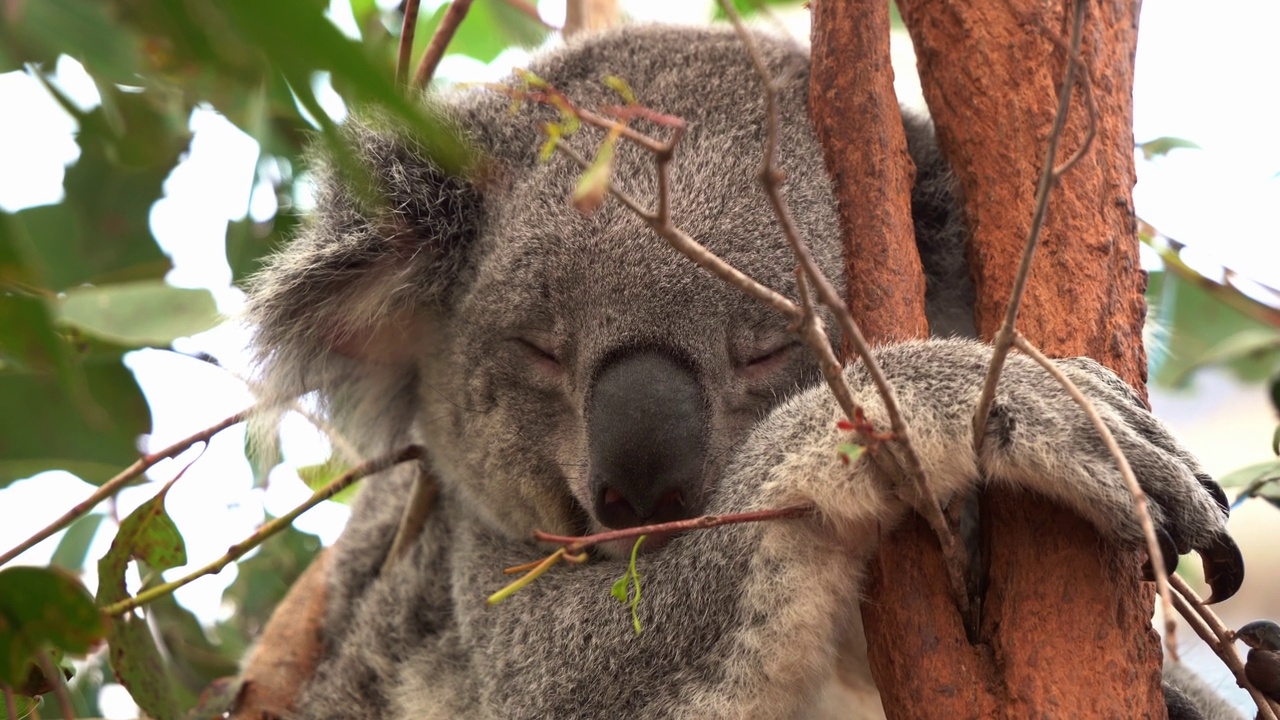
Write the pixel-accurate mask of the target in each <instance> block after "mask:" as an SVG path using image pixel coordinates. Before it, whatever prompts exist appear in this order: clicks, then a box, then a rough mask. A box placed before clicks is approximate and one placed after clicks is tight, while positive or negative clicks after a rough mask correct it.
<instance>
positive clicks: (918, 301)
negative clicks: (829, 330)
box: [809, 0, 929, 354]
mask: <svg viewBox="0 0 1280 720" xmlns="http://www.w3.org/2000/svg"><path fill="white" fill-rule="evenodd" d="M810 10H811V13H812V17H813V26H812V27H813V31H812V35H811V38H810V39H811V46H812V50H811V52H812V58H813V60H812V66H811V67H812V69H811V75H810V81H809V108H810V116H811V117H812V119H813V125H814V128H815V129H816V130H817V133H818V138H819V140H820V141H821V142H822V146H823V151H824V155H825V158H826V164H827V172H828V173H829V174H830V175H831V178H832V179H833V180H834V182H835V187H836V203H837V205H838V208H839V212H840V224H841V227H842V229H843V231H844V235H845V238H846V239H847V240H848V241H849V242H851V243H853V244H855V245H856V246H857V247H858V252H849V253H846V254H845V265H846V267H847V268H848V275H849V278H851V280H850V282H849V287H848V292H849V308H850V310H851V311H852V312H853V316H854V318H855V319H857V321H858V324H859V326H860V327H861V328H862V332H863V334H865V335H866V336H867V339H868V340H870V341H871V342H873V343H880V344H883V343H886V342H890V341H893V340H910V339H913V338H922V337H926V336H928V334H929V327H928V323H927V322H926V320H925V315H924V272H923V271H922V270H921V268H920V256H919V254H918V253H917V252H916V246H915V232H914V231H913V229H912V226H911V185H912V183H913V182H914V181H915V167H914V166H913V165H912V163H911V158H910V156H909V155H908V154H907V138H906V134H905V133H904V132H903V129H902V121H901V111H900V110H899V109H898V101H897V99H896V97H895V95H894V92H893V66H892V65H891V64H890V61H889V7H888V5H887V4H885V3H882V2H841V1H839V0H837V1H832V2H828V1H825V0H815V1H814V2H812V3H810ZM853 278H856V280H854V279H853ZM846 354H847V353H846Z"/></svg>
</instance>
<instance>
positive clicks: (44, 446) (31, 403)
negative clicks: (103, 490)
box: [0, 354, 151, 487]
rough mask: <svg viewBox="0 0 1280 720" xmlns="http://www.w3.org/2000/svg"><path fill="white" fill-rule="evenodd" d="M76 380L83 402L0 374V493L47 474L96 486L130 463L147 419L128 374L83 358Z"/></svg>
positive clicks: (31, 376)
mask: <svg viewBox="0 0 1280 720" xmlns="http://www.w3.org/2000/svg"><path fill="white" fill-rule="evenodd" d="M76 372H77V373H78V374H79V375H80V377H81V380H80V382H81V383H82V384H83V387H84V388H85V391H84V396H83V397H78V396H69V395H68V394H67V393H66V392H65V390H64V389H63V388H62V387H61V386H60V385H59V383H58V381H57V379H56V378H54V377H52V376H49V375H41V374H38V373H29V372H22V371H19V370H16V369H3V370H0V487H5V486H7V485H8V484H9V483H11V482H13V481H14V480H16V479H19V478H24V477H28V476H30V475H34V474H36V473H38V472H42V471H45V470H55V469H61V470H66V471H68V472H71V473H74V474H75V475H77V476H78V477H80V478H82V479H84V480H85V481H87V482H91V483H94V484H101V483H103V482H105V481H106V480H108V479H109V478H111V477H112V476H113V475H115V474H116V473H118V472H119V471H120V470H121V469H123V468H124V467H126V466H128V465H129V464H131V463H132V462H133V461H134V460H137V458H138V450H137V447H138V436H140V435H142V434H143V433H146V432H150V430H151V412H150V410H149V409H148V407H147V403H146V400H145V399H144V398H143V396H142V390H141V389H140V388H139V387H138V383H137V382H136V381H135V380H134V378H133V373H131V372H130V371H129V370H128V369H127V368H125V367H124V365H123V364H122V363H121V357H120V355H118V354H116V355H104V356H91V357H88V358H86V359H84V360H83V361H82V362H81V363H79V364H78V365H77V366H76Z"/></svg>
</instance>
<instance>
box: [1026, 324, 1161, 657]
mask: <svg viewBox="0 0 1280 720" xmlns="http://www.w3.org/2000/svg"><path fill="white" fill-rule="evenodd" d="M1013 344H1014V346H1015V347H1017V348H1018V350H1020V351H1022V353H1023V354H1025V355H1026V356H1027V357H1030V358H1031V359H1032V360H1035V361H1036V362H1037V363H1040V366H1041V367H1043V368H1044V369H1045V370H1046V371H1048V373H1049V374H1050V375H1052V376H1053V379H1054V380H1057V381H1058V383H1059V384H1061V385H1062V387H1063V388H1064V389H1066V391H1067V393H1068V394H1070V395H1071V399H1072V400H1075V401H1076V404H1077V405H1079V406H1080V409H1081V410H1083V411H1084V414H1085V415H1087V416H1088V417H1089V422H1091V423H1093V429H1094V430H1095V431H1097V433H1098V436H1099V437H1101V438H1102V442H1103V443H1104V444H1105V445H1106V446H1107V450H1108V451H1110V453H1111V457H1113V458H1115V461H1116V467H1118V468H1119V469H1120V476H1121V477H1123V478H1124V483H1125V485H1127V486H1128V488H1129V493H1130V494H1131V495H1133V507H1134V513H1135V514H1136V515H1137V516H1138V524H1139V525H1140V526H1141V527H1142V535H1143V538H1145V539H1146V542H1147V558H1148V562H1149V563H1150V564H1151V571H1152V573H1154V574H1155V576H1156V590H1157V592H1159V593H1160V605H1161V614H1162V615H1163V616H1164V641H1165V647H1167V648H1168V649H1169V655H1170V656H1172V657H1173V659H1174V660H1177V659H1178V636H1177V629H1178V626H1177V624H1176V623H1175V622H1174V619H1173V599H1172V596H1171V594H1170V592H1169V573H1168V571H1167V570H1166V569H1165V564H1164V554H1163V553H1162V552H1161V551H1160V542H1159V540H1157V539H1156V526H1155V523H1154V522H1152V520H1151V512H1150V511H1149V510H1148V509H1147V493H1146V492H1145V491H1144V490H1143V489H1142V486H1141V485H1139V484H1138V478H1137V477H1135V476H1134V474H1133V468H1131V467H1130V466H1129V459H1128V458H1126V457H1125V456H1124V452H1123V451H1121V450H1120V446H1119V445H1118V444H1116V439H1115V437H1114V436H1113V435H1112V434H1111V429H1110V428H1108V427H1107V424H1106V423H1105V422H1103V421H1102V416H1101V415H1099V414H1098V411H1097V410H1096V409H1094V407H1093V403H1091V402H1089V399H1088V398H1086V397H1085V396H1084V393H1082V392H1080V388H1078V387H1076V384H1075V383H1073V382H1071V380H1070V379H1069V378H1068V377H1067V376H1066V375H1064V374H1063V372H1062V370H1061V369H1060V368H1059V367H1058V366H1057V365H1054V364H1053V361H1052V360H1050V359H1049V358H1047V357H1045V355H1044V353H1042V352H1040V350H1039V349H1038V348H1036V346H1034V345H1032V344H1031V343H1030V342H1029V341H1028V340H1027V339H1026V338H1024V337H1023V336H1022V335H1021V334H1019V333H1017V332H1015V333H1014V334H1013Z"/></svg>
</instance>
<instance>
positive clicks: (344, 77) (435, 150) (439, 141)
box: [217, 0, 496, 172]
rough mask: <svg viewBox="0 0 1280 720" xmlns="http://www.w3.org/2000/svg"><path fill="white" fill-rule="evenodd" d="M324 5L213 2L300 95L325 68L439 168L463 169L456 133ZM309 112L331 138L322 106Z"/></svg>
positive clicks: (289, 0)
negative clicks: (404, 89) (400, 128)
mask: <svg viewBox="0 0 1280 720" xmlns="http://www.w3.org/2000/svg"><path fill="white" fill-rule="evenodd" d="M495 4H496V3H495ZM325 6H326V4H325V3H316V2H313V1H312V0H273V2H269V3H263V2H260V0H224V2H221V3H218V4H217V8H218V9H219V10H220V11H221V13H223V14H224V16H225V17H226V19H227V21H229V23H230V24H231V25H232V26H233V27H235V28H237V29H238V30H239V32H240V33H241V34H242V37H244V38H246V39H248V40H249V41H251V42H253V43H254V44H255V45H256V46H257V47H258V48H259V49H260V50H261V51H262V52H263V53H264V54H265V55H266V57H267V58H268V60H269V61H270V62H271V64H272V65H273V66H274V67H275V68H276V69H278V70H279V72H281V73H282V74H283V75H284V77H285V78H286V79H287V80H288V82H289V85H290V86H292V88H293V90H294V92H295V93H296V94H297V95H298V97H299V99H300V100H304V101H305V100H306V99H307V97H306V96H307V95H308V94H310V80H311V78H312V76H313V75H314V74H315V73H316V72H320V71H324V72H329V73H330V74H331V75H332V78H333V82H334V85H335V87H337V88H339V90H340V91H341V92H342V93H343V95H344V97H346V98H347V99H348V100H349V101H354V102H356V103H358V104H364V103H371V104H374V105H376V106H378V107H381V108H383V109H385V110H386V111H387V112H388V113H390V114H391V115H392V116H393V117H395V118H397V119H398V120H399V121H400V122H401V123H403V125H404V126H405V128H406V129H407V131H408V132H409V135H410V137H411V138H412V139H413V140H414V141H415V142H416V144H417V145H418V147H419V148H420V149H421V151H422V152H423V153H424V154H425V155H427V156H429V157H431V158H432V159H433V160H434V161H435V162H436V163H437V164H438V165H439V166H440V167H441V168H442V169H443V170H445V171H446V172H458V171H460V170H461V169H462V168H464V167H465V166H466V165H467V158H468V155H469V153H468V152H467V150H466V148H465V147H464V145H463V143H462V140H461V138H460V137H459V136H458V134H457V133H456V132H455V131H453V130H452V129H451V128H448V127H446V126H445V124H444V123H442V122H441V121H440V119H439V118H437V117H435V116H434V115H432V114H429V113H428V111H426V110H425V109H423V108H421V107H418V106H415V105H414V104H413V103H411V102H409V100H408V99H407V98H406V97H405V96H404V95H403V94H401V92H400V89H399V88H397V87H396V86H395V81H394V77H393V76H392V74H391V73H390V72H388V71H387V69H386V68H384V67H379V66H378V65H377V64H375V63H374V62H373V61H372V60H371V59H370V58H369V57H368V56H367V55H365V52H364V49H363V48H362V47H361V46H360V45H359V43H356V42H353V41H351V40H349V39H347V38H346V37H344V36H343V35H342V33H340V32H339V31H338V29H337V28H336V27H335V26H334V25H333V24H332V23H331V22H329V20H328V18H326V17H325V16H324V9H325ZM308 111H310V112H312V114H313V115H316V120H317V121H318V122H320V124H321V127H322V130H323V131H324V132H325V133H326V135H328V136H329V139H330V141H331V142H333V141H334V140H335V138H336V130H335V129H333V128H331V127H328V126H326V122H331V121H327V116H325V113H324V112H323V110H321V109H320V108H319V107H318V106H310V107H308ZM317 113H318V114H317Z"/></svg>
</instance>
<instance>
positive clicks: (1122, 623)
mask: <svg viewBox="0 0 1280 720" xmlns="http://www.w3.org/2000/svg"><path fill="white" fill-rule="evenodd" d="M864 5H865V6H866V7H862V6H864ZM899 5H900V7H901V9H902V14H903V17H904V20H905V22H906V23H907V25H908V27H909V29H910V30H911V33H912V37H913V40H914V42H915V44H916V48H917V53H918V54H919V56H920V71H921V75H922V83H923V86H924V90H925V97H926V100H927V101H928V102H929V106H930V108H931V112H932V114H933V116H934V119H935V122H936V123H937V126H938V133H939V138H940V142H941V145H942V148H943V151H944V153H945V154H946V155H947V157H948V158H949V159H950V161H951V163H952V164H953V166H954V167H955V168H956V172H957V175H958V177H959V179H960V184H961V187H962V191H963V193H964V196H965V198H966V213H967V216H968V221H969V223H970V226H971V228H972V230H973V238H972V241H971V246H970V263H971V265H972V266H973V272H974V277H975V281H976V283H977V288H978V307H977V313H976V319H977V323H978V328H979V332H980V333H982V334H983V336H984V337H986V338H987V339H990V338H991V337H992V336H993V335H994V333H995V331H996V329H997V328H998V327H999V324H1000V322H1001V321H1002V319H1003V315H1004V309H1005V307H1006V305H1007V303H1008V299H1009V296H1010V292H1011V288H1012V285H1013V278H1014V275H1015V273H1016V269H1017V264H1018V259H1019V257H1020V254H1021V251H1022V246H1023V243H1024V242H1025V239H1026V236H1027V230H1028V228H1029V225H1030V220H1031V217H1032V211H1033V208H1034V193H1035V186H1036V180H1037V177H1038V173H1039V171H1040V168H1041V166H1042V164H1043V158H1044V151H1045V145H1046V140H1047V138H1048V135H1049V130H1050V127H1051V125H1052V120H1053V113H1054V105H1055V98H1056V94H1057V86H1058V84H1059V83H1060V81H1061V77H1062V70H1063V68H1064V63H1065V60H1066V54H1065V39H1066V37H1067V31H1066V28H1067V24H1066V18H1067V14H1066V12H1065V9H1066V7H1069V5H1067V6H1066V7H1064V6H1061V5H1054V6H1048V5H1044V4H1036V3H1033V2H1030V1H1028V0H999V1H997V0H969V1H968V2H954V0H953V1H951V2H941V1H940V0H900V2H899ZM812 7H813V19H814V31H813V48H814V49H813V54H814V70H813V76H812V77H813V80H812V82H813V84H814V88H813V89H812V90H811V93H810V99H811V103H812V105H813V107H812V112H813V113H814V120H815V125H816V126H817V127H818V130H819V133H820V136H821V137H822V138H823V142H824V145H825V146H826V147H827V151H828V157H827V162H828V167H829V169H831V171H832V174H833V177H834V178H835V179H836V182H837V185H840V186H842V188H841V190H840V191H839V201H840V204H841V207H840V210H841V217H842V220H843V221H844V222H845V223H846V224H845V228H844V230H845V233H846V239H847V241H848V242H849V245H848V246H849V247H850V249H851V251H850V253H849V255H850V256H851V260H850V263H849V268H850V285H849V295H850V304H851V308H852V309H853V312H854V316H855V318H857V319H858V321H859V322H860V323H861V324H862V325H863V327H864V329H865V330H866V333H867V336H868V339H870V340H871V341H872V342H884V341H887V340H891V339H895V338H901V337H903V336H904V334H905V335H910V334H911V333H919V332H920V330H919V328H920V324H919V323H920V322H922V320H923V312H922V310H920V309H919V306H917V305H915V304H914V303H913V300H912V298H911V297H903V296H904V295H907V296H914V294H917V293H918V292H919V290H918V288H919V287H920V285H919V284H918V282H919V280H918V276H919V271H918V269H916V270H915V271H914V273H913V272H912V268H918V262H919V261H918V257H917V256H916V252H915V249H914V245H913V244H911V242H910V240H911V235H910V233H911V228H910V224H909V221H908V222H906V223H905V224H904V220H903V218H904V216H903V214H901V213H902V210H901V208H902V205H901V203H902V202H904V201H905V198H906V196H907V191H906V190H905V189H904V188H903V186H902V178H903V177H904V176H906V177H909V175H905V174H904V172H903V171H902V169H901V168H902V167H903V166H905V165H907V164H908V163H906V162H904V161H903V160H902V159H901V149H900V148H901V146H900V145H895V144H894V143H895V138H894V137H893V136H894V135H896V134H897V133H896V132H890V133H889V134H888V135H886V133H885V132H884V131H883V127H884V126H885V123H884V118H885V114H886V112H889V111H890V110H891V111H892V113H893V114H894V115H895V116H896V113H897V108H896V101H895V100H894V99H893V98H894V96H893V92H892V87H891V80H892V74H891V71H890V70H888V69H887V65H888V40H887V38H888V23H887V18H886V17H885V16H884V13H883V8H882V7H881V5H880V3H874V2H868V3H847V2H835V1H834V0H828V1H825V2H823V1H819V2H814V3H813V6H812ZM1136 28H1137V7H1136V4H1134V3H1129V2H1123V1H1119V0H1116V1H1108V2H1103V3H1100V4H1099V3H1091V5H1090V10H1089V14H1088V16H1087V20H1086V25H1085V36H1084V37H1085V40H1084V44H1083V50H1082V54H1083V57H1084V61H1085V63H1086V65H1087V67H1088V68H1089V73H1090V78H1091V79H1092V86H1093V91H1094V95H1095V98H1096V102H1097V119H1098V136H1097V138H1096V140H1095V143H1094V146H1093V149H1092V150H1091V152H1090V154H1089V155H1088V156H1087V157H1085V158H1084V159H1083V160H1082V161H1081V162H1080V163H1079V164H1078V165H1077V166H1076V168H1075V169H1073V170H1072V171H1071V173H1070V174H1069V175H1068V176H1067V177H1066V178H1065V180H1064V182H1063V183H1062V184H1061V185H1060V186H1059V189H1058V190H1056V191H1055V192H1054V194H1053V196H1052V203H1051V205H1050V212H1049V216H1048V220H1047V223H1046V226H1045V229H1044V233H1043V236H1042V245H1041V249H1040V253H1039V256H1038V258H1037V261H1036V265H1035V270H1034V271H1033V272H1032V274H1031V278H1030V287H1029V290H1028V293H1027V295H1026V300H1025V301H1024V304H1023V309H1022V312H1021V315H1020V317H1019V323H1018V327H1019V328H1020V329H1021V330H1022V332H1023V333H1024V334H1025V335H1026V336H1027V337H1028V338H1030V339H1031V340H1032V341H1033V342H1034V343H1036V344H1038V345H1039V346H1040V347H1042V348H1044V349H1045V350H1046V351H1047V352H1048V353H1049V354H1051V355H1054V356H1060V357H1062V356H1073V355H1088V356H1091V357H1093V358H1095V359H1098V360H1100V361H1101V362H1103V363H1105V364H1107V365H1108V366H1110V367H1111V368H1112V369H1114V370H1116V371H1117V372H1119V373H1120V374H1121V376H1122V377H1124V378H1125V379H1126V380H1128V381H1129V382H1130V383H1131V384H1133V385H1134V386H1135V387H1139V388H1141V387H1142V384H1143V381H1144V380H1145V368H1146V363H1145V357H1144V355H1143V350H1142V343H1141V327H1142V320H1143V315H1144V311H1145V303H1144V301H1143V295H1142V291H1143V289H1144V285H1145V278H1144V276H1143V274H1142V273H1141V271H1140V269H1139V266H1138V260H1137V243H1136V236H1135V232H1134V224H1133V222H1134V221H1133V214H1132V205H1131V189H1132V186H1133V178H1134V174H1133V157H1132V147H1133V143H1132V137H1131V130H1130V126H1131V104H1130V88H1131V83H1132V69H1133V52H1134V46H1135V39H1136ZM1050 37H1054V38H1060V39H1062V41H1061V42H1060V43H1058V44H1055V43H1054V42H1052V41H1051V40H1050V39H1049V38H1050ZM1080 97H1081V96H1080V92H1079V91H1077V94H1076V101H1075V102H1074V103H1073V108H1072V116H1071V121H1070V122H1069V123H1068V125H1067V128H1066V132H1065V134H1064V143H1063V146H1062V148H1063V149H1062V152H1061V153H1060V154H1059V161H1061V159H1063V158H1065V157H1067V156H1069V155H1070V154H1071V153H1072V152H1074V151H1075V149H1076V148H1078V147H1079V146H1080V144H1081V142H1082V138H1083V136H1084V134H1085V127H1086V117H1087V115H1086V113H1087V110H1086V108H1085V105H1084V103H1083V102H1081V101H1080ZM828 104H829V106H828ZM869 118H874V121H873V120H870V119H869ZM841 119H844V122H841ZM891 124H896V123H891ZM832 138H836V139H834V140H833V139H832ZM850 146H852V147H853V148H859V147H860V148H862V149H863V151H862V152H858V151H857V150H853V151H851V150H849V149H848V148H849V147H850ZM876 188H883V190H881V191H879V192H877V189H876ZM886 196H890V197H887V198H886ZM868 225H876V227H870V228H869V227H868ZM880 243H883V245H880ZM904 329H905V330H904ZM982 508H983V530H982V539H983V545H984V552H985V553H986V559H987V561H988V566H987V569H986V570H987V578H988V580H989V585H988V587H987V590H986V593H985V597H984V598H983V603H984V604H983V615H982V618H981V621H980V623H979V625H978V627H977V628H976V630H977V635H978V637H977V640H978V642H977V644H970V642H969V640H968V639H967V638H966V634H965V629H964V626H963V624H962V622H961V618H960V617H959V615H958V614H957V612H956V610H955V607H954V605H953V604H952V602H951V599H950V597H949V595H948V592H947V589H946V588H947V587H948V585H947V582H946V575H945V572H944V569H943V566H942V563H941V558H940V554H939V551H938V548H937V541H936V539H935V538H934V537H933V535H932V533H931V532H930V531H929V529H928V528H927V526H926V525H925V524H924V523H923V521H920V520H918V519H913V521H912V522H909V523H906V524H905V525H904V526H903V527H900V528H898V529H896V530H895V531H893V532H891V533H889V534H888V536H887V537H885V538H882V543H881V548H880V552H879V557H878V558H877V562H876V563H874V566H873V567H872V568H871V569H870V578H869V583H868V588H867V600H866V601H864V602H863V605H862V612H863V620H864V623H865V624H866V631H867V639H868V643H869V645H870V653H871V659H872V669H873V672H874V674H875V676H876V680H877V684H878V686H879V687H880V690H881V693H882V697H883V700H884V705H885V710H886V712H887V714H888V716H889V717H891V718H908V717H919V718H926V717H961V718H963V717H974V718H988V717H1008V718H1014V717H1018V718H1021V717H1032V716H1043V717H1101V716H1114V717H1152V716H1157V717H1158V716H1163V713H1164V709H1163V701H1162V697H1161V693H1160V682H1159V661H1160V650H1159V645H1158V642H1157V641H1156V640H1155V637H1154V634H1153V633H1152V632H1151V630H1150V624H1149V617H1150V608H1151V591H1150V589H1149V588H1148V587H1146V586H1144V585H1143V584H1142V583H1141V582H1140V581H1139V579H1138V573H1137V568H1138V565H1137V558H1136V556H1135V554H1134V553H1132V552H1122V551H1119V550H1116V549H1114V548H1110V547H1103V546H1101V545H1100V543H1099V542H1098V540H1097V535H1096V533H1095V532H1094V531H1093V530H1092V528H1091V527H1089V526H1088V525H1086V524H1085V523H1084V522H1082V521H1080V520H1078V519H1076V518H1074V517H1072V516H1070V515H1068V514H1067V513H1065V512H1064V511H1062V510H1060V509H1058V508H1056V507H1054V506H1052V505H1050V504H1049V503H1047V502H1045V501H1043V500H1040V499H1039V498H1035V497H1028V496H1026V495H1020V494H1015V493H1012V492H1009V491H989V492H987V493H985V494H984V498H983V502H982Z"/></svg>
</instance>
